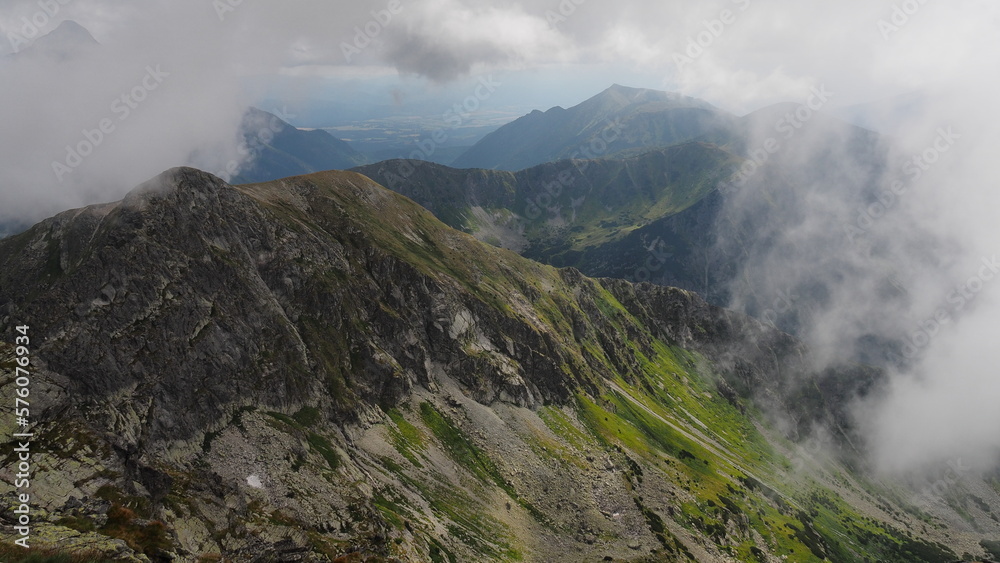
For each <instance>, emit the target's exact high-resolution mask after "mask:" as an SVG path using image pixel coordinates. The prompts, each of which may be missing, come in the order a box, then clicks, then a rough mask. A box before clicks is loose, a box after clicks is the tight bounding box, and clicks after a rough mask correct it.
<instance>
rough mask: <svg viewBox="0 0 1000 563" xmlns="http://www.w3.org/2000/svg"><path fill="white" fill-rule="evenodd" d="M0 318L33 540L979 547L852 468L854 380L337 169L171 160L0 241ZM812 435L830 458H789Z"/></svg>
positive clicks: (507, 553)
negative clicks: (253, 177) (19, 359)
mask: <svg viewBox="0 0 1000 563" xmlns="http://www.w3.org/2000/svg"><path fill="white" fill-rule="evenodd" d="M0 310H2V311H3V314H2V316H0V331H2V332H3V334H5V335H8V336H9V335H11V334H12V333H13V330H14V326H15V325H20V324H22V323H26V324H30V325H31V329H30V335H31V342H32V343H31V350H32V357H33V358H34V361H33V364H32V370H33V373H34V375H33V384H32V385H33V388H32V396H33V397H34V401H35V404H34V405H33V410H32V412H33V415H32V416H33V420H34V421H35V423H36V425H35V426H34V431H35V432H36V435H37V439H36V442H35V445H34V447H35V448H36V451H38V452H40V453H44V455H39V457H38V458H37V466H36V469H35V471H36V481H37V482H38V483H40V484H41V485H40V486H39V487H38V488H37V489H36V490H35V494H36V496H35V497H34V500H33V502H35V503H37V505H38V506H41V507H43V508H44V509H45V513H42V512H38V513H37V514H36V518H37V520H36V521H35V522H36V524H35V526H36V528H35V529H36V543H38V544H39V545H45V544H50V545H56V546H57V547H59V548H61V549H77V550H82V549H86V550H97V551H100V552H101V553H102V554H104V557H106V558H108V559H114V560H132V561H134V560H137V559H136V554H138V553H144V554H145V555H146V556H148V557H149V558H151V559H152V560H154V561H166V560H169V559H171V558H179V559H180V560H189V561H213V560H220V559H221V560H226V561H251V560H259V559H255V558H259V557H265V558H271V559H272V560H293V559H294V560H301V561H334V560H350V561H393V560H398V561H451V562H457V561H581V560H602V559H604V560H607V558H608V557H610V558H611V560H623V561H653V560H658V561H659V560H666V561H699V562H713V561H720V562H721V561H731V560H734V559H735V560H738V561H762V562H763V561H768V562H771V561H778V560H779V558H784V557H787V559H788V560H794V561H804V562H808V561H823V560H834V561H900V562H903V561H906V562H912V561H950V560H954V559H956V558H957V555H956V553H961V552H962V551H964V550H969V551H970V552H971V551H973V550H979V547H978V546H977V542H978V541H979V540H980V539H982V534H981V533H977V532H972V531H968V530H963V529H960V528H953V527H946V526H945V525H944V524H942V522H944V521H942V520H939V519H937V518H936V517H933V516H931V515H929V514H927V513H925V512H923V511H922V510H920V509H918V508H916V507H914V506H912V505H911V504H910V503H909V502H908V500H907V499H908V497H907V494H906V493H905V492H904V491H903V490H902V489H900V488H897V487H895V486H892V485H889V484H885V483H873V482H871V481H869V480H867V479H865V478H863V477H862V476H861V474H860V473H859V472H858V470H857V469H854V467H855V464H856V461H857V459H858V458H857V456H856V453H855V452H854V450H853V449H852V446H851V442H852V441H853V442H857V437H856V436H853V430H852V428H851V425H850V419H849V417H848V416H847V412H846V408H847V406H848V404H849V402H850V399H851V398H852V397H854V396H857V395H859V394H865V393H870V392H873V391H874V390H875V389H877V387H878V385H879V381H880V380H881V379H880V377H881V376H880V375H879V373H878V372H876V371H873V370H870V369H866V368H863V367H860V366H850V365H845V366H843V367H841V368H838V369H830V370H825V371H822V372H815V371H814V370H812V369H811V368H810V362H809V359H808V358H809V355H808V351H807V350H805V349H804V348H802V346H801V345H800V344H798V343H797V342H795V341H794V339H792V338H791V337H789V336H788V335H786V334H783V333H780V332H778V331H775V330H773V329H770V328H767V327H765V326H763V325H761V324H759V323H757V322H756V321H753V320H752V319H749V318H746V317H743V316H740V315H737V314H734V313H730V312H727V311H724V310H721V309H718V308H715V307H712V306H710V305H708V304H706V303H705V302H704V301H702V300H701V299H700V298H698V297H697V296H696V295H694V294H692V293H688V292H685V291H682V290H678V289H671V288H664V287H658V286H653V285H650V284H640V285H633V284H630V283H627V282H623V281H616V280H593V279H589V278H586V277H584V276H582V275H581V274H580V273H579V272H577V271H576V270H573V269H562V270H558V269H555V268H552V267H550V266H545V265H541V264H538V263H536V262H532V261H528V260H525V259H523V258H521V257H519V256H518V255H516V254H514V253H512V252H509V251H506V250H503V249H499V248H495V247H492V246H489V245H484V244H481V243H479V242H477V241H476V240H475V239H473V238H472V237H470V236H468V235H465V234H463V233H460V232H457V231H455V230H452V229H449V228H448V227H446V226H445V225H444V224H443V223H441V222H440V221H438V220H437V219H436V218H434V217H433V216H432V215H431V214H430V213H428V212H427V211H425V210H423V209H422V208H420V207H419V206H418V205H417V204H416V203H414V202H413V201H411V200H409V199H407V198H404V197H402V196H400V195H398V194H395V193H392V192H390V191H388V190H386V189H384V188H382V187H381V186H379V185H377V184H375V183H374V182H372V181H371V180H369V179H368V178H366V177H364V176H361V175H358V174H353V173H347V172H327V173H321V174H314V175H309V176H303V177H297V178H290V179H286V180H281V181H277V182H270V183H265V184H253V185H246V186H237V187H231V186H228V185H226V184H225V183H223V182H221V181H220V180H218V179H217V178H215V177H212V176H210V175H208V174H205V173H202V172H199V171H196V170H192V169H176V170H173V171H170V172H168V173H165V174H164V175H162V176H160V177H159V178H157V179H154V180H152V181H151V182H149V183H147V184H145V185H143V186H141V187H139V188H137V189H136V190H134V191H133V192H132V193H130V194H129V195H128V196H127V197H126V198H125V199H124V200H123V201H121V202H118V203H116V204H109V205H104V206H96V207H90V208H86V209H82V210H75V211H69V212H66V213H63V214H60V215H58V216H56V217H54V218H52V219H49V220H47V221H44V222H42V223H40V224H38V225H36V226H35V227H33V228H31V229H30V230H28V231H27V232H25V233H23V234H20V235H17V236H14V237H11V238H8V239H4V240H2V241H0ZM4 342H12V339H11V338H4ZM14 359H15V352H14V350H13V349H11V348H10V347H9V346H8V345H7V344H4V345H2V346H0V369H2V370H3V377H2V379H0V382H2V384H0V390H2V392H4V393H12V392H13V391H12V389H13V385H14V383H13V377H12V375H13V371H14V368H15V365H16V364H15V361H14ZM776 417H777V418H776ZM778 420H780V421H781V422H782V426H781V427H783V428H786V429H791V430H788V431H787V432H784V433H783V432H778V431H777V430H776V428H778V426H776V423H777V422H778ZM2 424H3V429H2V430H3V432H4V434H5V435H10V433H11V432H9V430H12V429H13V424H14V421H13V419H11V418H9V416H8V415H5V417H4V418H3V419H2ZM815 424H823V425H825V426H827V427H829V428H832V429H834V432H835V436H837V437H836V438H834V439H833V440H831V441H830V444H829V447H828V448H824V449H823V452H819V451H816V452H813V451H811V450H810V451H808V452H806V451H805V450H803V449H801V448H800V447H798V446H796V444H795V442H794V441H792V440H791V439H790V438H792V437H795V436H799V438H798V439H800V440H801V439H803V438H804V437H805V436H806V435H807V433H808V431H809V429H811V428H812V427H813V426H814V425H815ZM847 437H851V438H853V440H850V441H849V440H848V439H847ZM8 451H10V450H9V449H8ZM827 455H829V456H831V457H830V459H826V460H823V458H824V456H827ZM838 459H839V460H845V461H837V460H838ZM818 460H822V461H823V463H819V462H818ZM7 461H8V463H6V464H5V466H10V463H9V462H10V461H11V459H8V460H7ZM10 487H11V486H10V485H9V481H5V482H4V483H3V484H0V494H2V495H3V496H4V498H5V499H7V500H8V501H9V500H10V495H11V494H12V492H13V491H12V490H11V488H10ZM67 499H69V500H67ZM983 502H984V503H985V505H986V506H987V507H989V508H991V509H992V510H1000V506H998V502H1000V499H994V498H992V497H990V498H987V499H985V500H984V501H983ZM8 506H10V505H9V504H8ZM10 516H11V514H10V513H9V512H7V513H5V514H4V515H3V517H4V518H8V519H9V518H10ZM10 530H11V528H10V527H7V526H5V527H4V531H3V533H4V534H5V535H4V538H5V541H7V542H10V541H12V537H11V536H10V534H11V531H10ZM113 538H117V539H120V540H121V542H118V543H115V542H114V541H112V539H113ZM72 546H76V547H75V548H73V547H72ZM344 557H346V558H347V559H338V558H344Z"/></svg>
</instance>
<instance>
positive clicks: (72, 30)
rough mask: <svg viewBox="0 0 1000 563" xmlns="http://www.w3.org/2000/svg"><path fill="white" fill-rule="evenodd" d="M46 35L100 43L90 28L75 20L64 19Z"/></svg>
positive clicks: (95, 43)
mask: <svg viewBox="0 0 1000 563" xmlns="http://www.w3.org/2000/svg"><path fill="white" fill-rule="evenodd" d="M44 37H49V38H72V39H73V40H75V41H79V42H81V43H91V44H94V45H100V43H99V42H98V41H97V40H96V39H94V36H93V35H92V34H91V33H90V30H88V29H87V28H85V27H83V26H82V25H80V24H79V23H77V22H76V21H74V20H64V21H63V22H62V23H60V24H59V25H58V26H57V27H56V28H55V29H54V30H52V31H51V32H49V33H48V34H46V35H45V36H44Z"/></svg>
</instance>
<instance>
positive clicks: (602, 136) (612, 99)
mask: <svg viewBox="0 0 1000 563" xmlns="http://www.w3.org/2000/svg"><path fill="white" fill-rule="evenodd" d="M733 117H735V116H730V115H728V114H726V112H723V111H721V110H719V109H717V108H715V107H714V106H712V105H711V104H709V103H708V102H705V101H702V100H699V99H697V98H691V97H688V96H683V95H681V94H678V93H673V92H663V91H660V90H650V89H647V88H631V87H628V86H622V85H621V84H617V83H616V84H612V85H611V86H610V87H609V88H607V89H606V90H604V91H603V92H601V93H599V94H597V95H596V96H593V97H591V98H589V99H587V100H586V101H584V102H582V103H580V104H577V105H575V106H573V107H571V108H568V109H563V108H561V107H559V106H556V107H553V108H551V109H549V110H547V111H545V112H538V111H533V112H531V113H530V114H528V115H526V116H524V117H522V118H520V119H517V120H515V121H513V122H511V123H508V124H507V125H504V126H503V127H501V128H499V129H497V130H496V131H494V132H492V133H490V134H489V135H487V136H486V137H484V138H483V139H482V140H480V141H479V142H478V143H476V145H474V146H473V147H471V148H470V149H468V150H467V151H466V152H465V153H463V154H462V155H461V156H459V157H458V158H457V159H456V160H455V161H454V162H453V166H455V167H457V168H493V169H500V170H509V171H515V170H523V169H525V168H529V167H531V166H534V165H537V164H541V163H543V162H549V161H553V160H560V159H567V158H576V156H574V155H577V156H579V155H583V157H584V158H599V157H606V156H612V155H614V154H615V153H619V152H621V151H625V150H631V149H637V148H642V147H646V148H655V147H664V146H669V145H674V144H677V143H682V142H686V141H690V140H694V139H697V138H700V137H702V136H704V135H706V134H708V133H709V132H711V131H715V130H717V129H718V128H719V127H723V126H724V125H725V122H726V121H727V120H728V119H730V118H733ZM609 127H612V128H613V130H609Z"/></svg>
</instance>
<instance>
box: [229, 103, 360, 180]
mask: <svg viewBox="0 0 1000 563" xmlns="http://www.w3.org/2000/svg"><path fill="white" fill-rule="evenodd" d="M242 136H243V144H242V146H241V149H242V150H244V151H245V152H246V153H248V154H249V162H248V164H246V165H244V166H243V167H242V168H240V169H239V170H238V171H235V175H234V176H233V177H232V180H231V181H232V182H233V183H234V184H247V183H252V182H267V181H270V180H277V179H278V178H287V177H289V176H299V175H302V174H309V173H312V172H320V171H322V170H343V169H345V168H351V167H353V166H357V165H359V164H363V163H364V162H365V157H364V156H362V155H361V154H360V153H359V152H357V151H355V150H354V149H353V148H351V146H350V145H349V144H347V143H345V142H344V141H341V140H340V139H337V138H335V137H334V136H333V135H331V134H329V133H327V132H326V131H322V130H319V129H315V130H312V131H303V130H301V129H298V128H296V127H294V126H292V125H290V124H288V123H286V122H285V121H283V120H282V119H281V118H279V117H278V116H276V115H274V114H272V113H268V112H266V111H262V110H259V109H256V108H250V109H249V110H247V113H246V115H245V116H244V117H243V125H242Z"/></svg>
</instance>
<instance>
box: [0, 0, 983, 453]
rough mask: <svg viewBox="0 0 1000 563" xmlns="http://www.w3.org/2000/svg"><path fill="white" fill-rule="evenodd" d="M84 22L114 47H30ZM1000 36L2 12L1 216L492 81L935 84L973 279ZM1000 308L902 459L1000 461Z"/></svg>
mask: <svg viewBox="0 0 1000 563" xmlns="http://www.w3.org/2000/svg"><path fill="white" fill-rule="evenodd" d="M67 19H72V20H75V21H77V22H79V23H80V24H82V25H83V26H84V27H86V29H88V30H89V31H90V32H91V33H92V34H93V36H94V37H95V38H96V39H97V41H98V42H99V43H100V44H101V47H99V48H90V49H77V50H75V51H74V52H72V53H69V54H68V55H67V56H62V55H60V54H59V53H58V52H55V53H53V52H51V51H52V49H49V50H48V51H46V50H43V49H34V51H35V52H34V53H32V51H33V50H32V49H30V48H27V50H25V49H26V47H27V46H28V45H29V44H30V43H31V42H32V41H33V40H34V39H36V38H37V37H39V36H41V35H44V34H46V33H49V32H51V31H53V30H54V29H55V28H56V26H57V25H58V24H59V23H60V22H61V21H63V20H67ZM998 30H1000V8H998V6H997V3H996V2H995V1H993V0H949V1H947V2H946V1H944V0H920V1H918V0H841V1H839V2H816V1H802V0H715V1H697V2H695V1H693V0H685V1H676V0H616V1H614V2H609V1H605V0H543V1H537V2H536V1H532V2H515V1H510V0H391V1H390V0H372V1H367V2H355V1H351V2H348V1H345V0H334V1H330V0H296V1H294V2H265V1H262V0H257V1H251V0H216V1H212V0H139V1H135V2H122V1H120V0H118V1H110V0H3V2H2V4H0V34H2V35H3V39H4V40H3V41H0V53H7V54H13V53H15V52H17V51H21V52H20V53H19V54H17V55H14V56H6V57H3V58H0V108H2V110H0V111H2V112H3V124H4V127H3V128H2V130H0V222H2V221H6V220H12V219H20V220H35V219H39V218H42V217H44V216H47V215H50V214H52V213H55V212H58V211H60V210H63V209H66V208H70V207H76V206H81V205H85V204H89V203H95V202H99V201H109V200H115V199H118V198H120V197H121V195H122V194H124V193H125V192H126V191H127V190H128V189H129V188H131V187H132V186H134V185H136V184H138V183H139V182H141V181H143V180H145V179H147V178H149V177H151V176H153V175H155V174H158V173H159V172H161V171H162V170H164V169H166V168H169V167H172V166H176V165H183V164H194V165H198V166H200V167H202V168H205V169H208V170H215V169H217V168H219V167H221V166H223V165H224V163H226V162H228V161H230V160H232V159H234V158H237V157H238V156H237V155H236V154H235V152H234V147H235V139H236V137H237V133H238V125H239V121H240V117H241V115H242V112H243V109H244V107H245V106H247V105H250V104H256V103H260V102H261V101H262V100H264V99H277V100H281V99H285V100H296V99H311V98H317V99H326V100H330V101H332V102H334V103H343V104H345V105H349V104H358V103H362V102H366V101H367V103H372V104H386V105H393V106H394V107H397V108H400V107H401V108H408V107H411V106H410V105H409V104H412V107H414V108H417V107H420V108H424V107H426V106H425V105H420V104H419V103H418V102H426V101H427V100H428V99H434V100H438V101H440V102H441V103H443V104H446V105H447V104H450V103H454V102H460V101H462V100H463V99H465V98H466V97H467V96H470V95H472V94H474V93H475V88H476V87H477V85H478V84H480V80H481V79H483V78H487V79H490V80H493V81H495V82H497V83H499V84H500V86H498V87H497V88H496V92H494V93H492V94H491V96H490V99H488V100H486V101H484V102H483V107H489V106H490V105H491V104H494V105H503V106H507V107H509V106H517V107H523V108H524V110H525V111H527V109H531V108H538V109H547V108H548V107H550V106H553V105H562V106H564V107H568V106H571V105H574V104H576V103H579V102H581V101H583V100H584V99H586V98H588V97H591V96H593V95H594V94H596V93H598V92H599V91H601V90H603V89H604V88H606V87H608V86H610V85H611V84H612V83H620V84H623V85H627V86H636V87H647V88H656V89H662V90H670V91H680V92H682V93H684V94H688V95H692V96H697V97H702V98H704V99H706V100H708V101H710V102H711V103H713V104H715V105H717V106H719V107H721V108H723V109H726V110H729V111H732V112H735V113H738V114H743V113H747V112H749V111H752V110H755V109H758V108H760V107H763V106H766V105H768V104H772V103H775V102H779V101H792V102H800V103H801V102H804V101H805V100H806V99H807V98H808V96H809V95H810V90H811V88H814V87H825V88H826V90H827V91H829V92H832V93H833V96H832V99H831V102H830V103H829V105H828V106H827V108H828V109H830V108H836V107H844V106H851V105H853V104H857V103H862V102H869V101H874V100H879V99H883V98H887V97H891V96H896V95H899V94H905V93H908V92H913V91H916V90H922V91H926V92H929V93H930V94H929V95H930V97H931V103H930V104H929V105H928V106H926V107H924V108H922V109H921V111H920V112H919V114H916V115H913V116H912V118H913V119H912V121H913V123H912V127H911V128H909V131H910V132H912V135H910V136H906V131H902V132H901V133H902V134H903V135H904V138H903V139H902V142H903V146H904V147H909V148H910V149H912V150H913V151H920V150H922V149H924V148H926V147H927V145H928V143H930V142H933V134H932V133H928V132H933V131H934V130H935V128H936V127H940V126H947V127H954V128H956V129H957V130H958V131H960V132H961V134H962V142H961V147H962V149H961V153H959V151H958V150H956V151H955V153H953V154H952V160H951V161H950V163H949V164H948V165H947V166H941V167H939V168H937V170H936V172H935V173H934V174H928V175H927V176H926V177H925V179H924V181H923V184H922V185H923V188H922V189H921V188H919V187H917V186H915V187H914V189H913V192H912V193H922V194H925V199H923V200H921V201H925V202H926V204H925V205H922V206H919V207H920V208H921V209H920V212H919V213H918V215H916V216H919V217H920V218H921V220H923V221H925V222H926V223H927V224H928V225H929V226H931V227H932V228H934V229H936V230H937V231H938V232H941V233H949V234H951V235H954V236H956V237H958V238H959V239H960V240H961V241H962V243H963V248H964V249H965V250H964V251H963V252H964V254H963V255H962V256H960V257H958V258H956V262H955V263H956V265H955V266H954V270H955V272H958V273H956V274H955V275H956V276H961V275H962V274H961V272H966V273H965V278H968V277H971V276H974V275H976V274H977V272H979V268H978V267H976V266H975V265H976V264H977V262H978V260H979V259H980V258H982V257H987V256H992V255H994V254H996V253H998V252H1000V248H997V246H998V245H1000V236H998V235H1000V233H998V229H997V227H996V225H995V224H996V223H997V221H996V213H997V209H998V207H997V203H998V201H997V199H998V198H997V195H996V194H997V180H998V176H1000V175H998V174H997V172H996V169H995V160H996V154H998V150H1000V142H998V139H997V133H996V131H998V128H997V127H996V125H997V122H998V120H997V117H998V115H997V113H998V111H997V109H996V105H997V104H996V92H997V91H998V89H997V86H998V84H997V80H998V79H997V78H996V75H997V72H996V70H997V68H998V64H997V63H998V62H1000V61H998V60H997V59H998V58H1000V45H998V43H1000V33H998ZM57 47H58V46H57ZM55 51H58V49H55ZM263 109H267V110H271V111H275V110H279V109H280V108H271V107H265V108H263ZM293 121H294V119H293ZM297 125H309V124H305V123H297ZM77 149H82V152H85V153H87V154H85V155H84V154H79V153H80V152H81V151H80V150H77ZM931 180H933V183H931ZM962 268H965V269H964V270H963V269H962ZM936 276H937V277H940V276H941V274H940V273H938V274H937V275H936ZM965 278H963V281H964V279H965ZM916 285H917V286H919V287H928V286H929V287H932V288H933V289H931V290H927V292H926V294H924V295H922V296H921V299H922V300H926V301H928V302H930V301H934V299H938V300H941V299H944V298H945V296H946V295H947V292H945V293H944V294H942V295H940V296H939V295H937V293H936V292H937V291H943V290H946V289H947V287H943V288H942V287H938V285H936V284H932V283H929V282H928V283H918V284H916ZM924 296H926V299H923V297H924ZM996 301H997V300H996V299H995V298H991V297H990V295H989V293H988V292H986V291H984V292H983V293H982V295H981V297H980V298H979V299H978V302H979V304H980V305H979V307H978V308H976V309H975V312H973V313H970V312H969V311H971V310H972V309H971V308H970V309H967V310H966V311H965V316H966V317H968V319H969V320H968V321H967V322H965V323H964V324H956V325H954V326H951V327H949V328H948V329H947V330H944V331H942V334H941V335H940V336H937V337H935V338H934V339H933V342H932V343H931V344H930V345H928V347H927V348H928V351H927V355H928V356H929V359H928V360H927V362H926V364H925V369H923V370H922V371H920V373H917V374H901V375H900V379H899V380H898V381H899V383H898V386H897V387H898V390H897V391H898V392H897V393H896V394H895V395H893V397H891V398H890V399H888V400H887V401H886V402H884V403H881V404H879V405H877V406H876V407H873V408H872V412H874V413H875V414H872V415H870V417H871V418H872V419H873V420H875V422H873V424H874V425H875V426H876V430H874V432H875V433H876V434H877V435H878V436H880V439H881V440H883V441H884V444H885V448H884V451H885V452H886V454H885V455H884V456H883V458H884V459H882V465H884V466H894V465H899V464H904V465H905V464H910V463H920V462H923V461H925V460H927V459H932V458H933V459H938V458H942V457H945V458H947V457H948V456H952V458H954V456H961V455H965V456H970V455H972V452H980V453H982V452H983V451H985V450H988V449H989V448H996V447H1000V438H998V436H1000V414H998V413H1000V409H998V408H997V404H1000V397H998V391H1000V385H998V384H997V368H996V366H997V365H1000V356H998V352H997V350H1000V347H997V346H995V344H994V341H995V340H996V336H997V328H996V327H997V324H996V322H995V320H996V319H997V316H996V313H997V312H998V310H1000V306H997V305H996ZM963 327H965V328H963ZM963 427H970V428H976V431H974V432H971V431H962V430H961V429H962V428H963ZM958 432H963V433H962V434H961V436H962V437H963V439H961V440H959V439H957V434H956V433H958ZM899 444H902V445H899ZM897 445H898V446H897ZM894 447H898V449H892V448H894Z"/></svg>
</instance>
